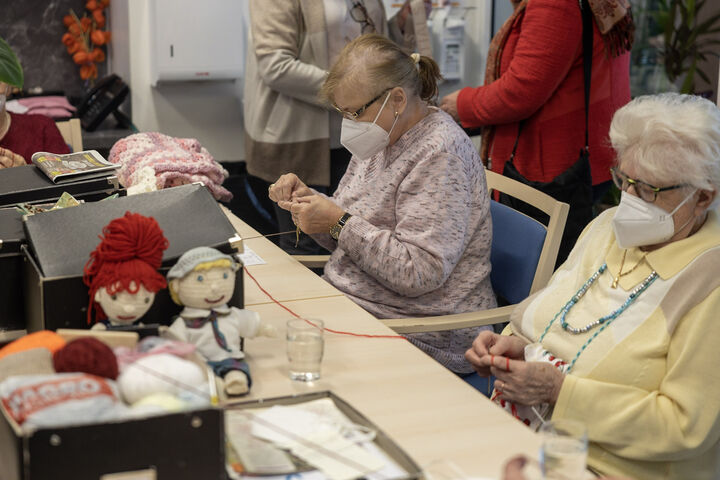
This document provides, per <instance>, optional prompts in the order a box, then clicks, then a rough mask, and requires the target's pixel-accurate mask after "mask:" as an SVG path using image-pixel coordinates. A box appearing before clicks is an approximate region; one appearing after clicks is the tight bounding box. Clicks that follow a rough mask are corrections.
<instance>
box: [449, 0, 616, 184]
mask: <svg viewBox="0 0 720 480" xmlns="http://www.w3.org/2000/svg"><path fill="white" fill-rule="evenodd" d="M593 30H594V38H593V65H592V81H591V84H590V90H591V93H590V121H589V135H590V164H591V167H592V177H593V184H594V185H596V184H598V183H602V182H605V181H607V180H609V179H610V172H609V168H610V167H611V166H612V164H613V163H614V158H615V156H614V151H613V150H612V147H611V146H610V142H609V140H608V130H609V127H610V120H611V119H612V116H613V113H614V112H615V111H616V110H617V109H618V108H620V107H621V106H623V105H624V104H626V103H627V102H628V101H629V100H630V72H629V67H630V65H629V61H630V54H629V53H625V54H623V55H621V56H619V57H616V58H611V57H610V56H609V54H607V53H606V49H605V44H604V43H603V38H602V36H601V35H600V32H599V30H598V29H597V25H595V22H594V21H593ZM583 99H584V93H583V59H582V15H581V12H580V8H579V6H578V1H577V0H530V1H529V2H528V4H527V7H526V8H525V11H524V12H522V13H521V14H519V16H518V18H517V19H516V20H515V22H514V24H513V26H512V29H511V31H510V32H509V34H508V38H507V43H506V44H505V47H504V50H503V52H502V57H501V59H500V76H499V77H498V80H496V81H495V82H493V83H492V84H490V85H487V86H482V87H477V88H470V87H468V88H464V89H462V90H461V91H460V94H459V96H458V100H457V107H458V112H459V114H460V120H461V121H462V124H463V125H464V126H466V127H478V126H485V125H495V126H496V128H495V133H494V136H492V137H491V139H490V149H489V156H490V159H491V161H492V170H493V171H495V172H500V173H502V170H503V166H504V164H505V161H506V160H507V159H508V158H509V157H510V153H511V152H512V148H513V144H514V143H515V138H516V137H517V127H518V122H519V121H520V120H523V119H527V120H526V122H525V124H524V126H523V131H522V134H521V136H520V143H519V144H518V149H517V153H516V155H515V160H514V161H515V165H516V167H517V168H518V170H519V171H520V173H522V174H523V175H525V176H526V177H527V178H528V179H530V180H536V181H546V182H547V181H550V180H552V179H553V178H554V177H556V176H557V175H558V174H560V173H562V172H563V171H564V170H566V169H567V168H568V167H569V166H571V165H572V164H573V163H574V162H575V161H576V160H577V159H578V154H579V151H580V149H581V148H582V147H583V146H584V144H585V118H584V104H583V101H584V100H583Z"/></svg>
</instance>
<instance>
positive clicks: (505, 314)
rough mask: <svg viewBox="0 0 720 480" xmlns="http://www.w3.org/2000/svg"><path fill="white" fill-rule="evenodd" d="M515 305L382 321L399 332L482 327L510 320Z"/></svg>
mask: <svg viewBox="0 0 720 480" xmlns="http://www.w3.org/2000/svg"><path fill="white" fill-rule="evenodd" d="M514 308H515V305H507V306H505V307H499V308H492V309H490V310H480V311H477V312H468V313H457V314H455V315H442V316H438V317H417V318H388V319H382V320H381V321H382V322H383V323H384V324H385V325H387V326H388V327H390V328H392V329H393V330H394V331H395V332H397V333H422V332H437V331H442V330H456V329H458V328H467V327H480V326H484V325H493V324H495V323H504V322H508V321H510V313H512V311H513V309H514Z"/></svg>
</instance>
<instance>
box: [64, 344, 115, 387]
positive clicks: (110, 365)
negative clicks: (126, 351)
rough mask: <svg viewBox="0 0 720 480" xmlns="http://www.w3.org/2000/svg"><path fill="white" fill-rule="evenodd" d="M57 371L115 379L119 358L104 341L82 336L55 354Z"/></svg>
mask: <svg viewBox="0 0 720 480" xmlns="http://www.w3.org/2000/svg"><path fill="white" fill-rule="evenodd" d="M53 365H54V366H55V371H56V372H58V373H61V372H83V373H89V374H91V375H97V376H98V377H104V378H110V379H113V380H115V379H116V378H117V377H118V364H117V358H116V357H115V354H114V353H113V351H112V350H111V349H110V347H108V346H107V345H105V344H104V343H103V342H101V341H100V340H98V339H97V338H93V337H81V338H77V339H75V340H72V341H70V342H68V343H67V345H65V346H64V347H63V348H61V349H60V350H58V351H57V352H55V354H54V355H53Z"/></svg>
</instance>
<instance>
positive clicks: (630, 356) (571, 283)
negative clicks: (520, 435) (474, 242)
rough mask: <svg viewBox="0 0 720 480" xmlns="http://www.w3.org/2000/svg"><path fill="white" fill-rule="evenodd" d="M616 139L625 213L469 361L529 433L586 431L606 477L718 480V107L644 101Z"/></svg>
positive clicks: (616, 172) (630, 109) (620, 117)
mask: <svg viewBox="0 0 720 480" xmlns="http://www.w3.org/2000/svg"><path fill="white" fill-rule="evenodd" d="M610 140H611V142H612V145H613V148H614V149H615V151H616V152H617V165H616V166H615V167H614V168H613V172H612V174H613V179H614V181H615V183H616V184H617V186H618V187H619V188H620V189H621V190H622V196H621V200H620V205H619V206H618V207H617V208H614V209H611V210H608V211H606V212H604V213H603V214H601V215H600V216H599V217H598V218H597V219H596V220H595V221H593V223H591V224H590V225H589V226H588V227H587V228H586V229H585V231H584V232H583V235H582V236H581V238H580V240H579V241H578V243H577V245H576V246H575V248H574V249H573V251H572V253H571V254H570V256H569V258H568V260H567V261H566V262H565V263H564V264H563V265H562V266H561V267H560V268H559V269H558V271H557V272H555V274H554V276H553V277H552V279H551V281H550V283H549V284H548V286H547V287H546V288H545V289H544V290H542V291H540V292H538V293H537V294H536V295H533V296H532V297H530V298H528V299H527V300H525V301H524V302H522V303H521V304H520V305H519V306H518V308H517V309H516V310H515V312H514V313H513V316H512V319H511V323H510V330H511V335H509V336H508V335H503V336H500V335H496V334H494V333H492V332H482V333H481V334H480V335H479V336H478V337H477V338H476V340H475V342H474V343H473V347H472V348H471V349H470V350H468V351H467V353H466V357H467V358H468V360H470V362H471V363H472V364H473V365H474V366H475V368H476V370H477V371H478V372H479V373H480V374H482V375H490V374H492V375H495V376H496V377H497V381H496V383H495V389H496V390H495V392H494V395H493V398H494V399H495V400H496V401H498V402H499V403H501V405H503V406H504V407H505V408H507V409H508V410H510V411H511V412H513V413H515V414H516V416H518V417H520V418H521V419H522V420H523V421H525V423H527V424H529V425H537V424H539V423H540V422H541V421H545V420H548V419H552V420H557V419H572V420H577V421H581V422H583V423H584V424H585V425H586V426H587V430H588V437H589V440H590V448H589V457H588V464H589V466H590V467H591V468H593V469H595V470H596V471H598V472H600V473H602V474H606V475H607V474H612V475H618V474H620V475H627V476H631V477H633V478H647V479H658V478H677V479H687V478H693V479H699V478H703V479H704V478H707V479H710V478H713V479H715V478H719V476H720V462H718V458H720V373H718V365H720V349H719V348H718V347H717V344H716V339H718V338H720V321H718V313H719V312H720V275H718V271H720V219H719V218H718V212H717V211H716V210H715V208H714V207H715V204H716V200H717V192H718V189H719V188H720V109H718V107H716V106H715V105H714V104H712V103H711V102H709V101H708V100H705V99H702V98H700V97H695V96H689V95H678V94H662V95H657V96H646V97H640V98H637V99H635V100H634V101H632V102H630V103H629V104H627V105H626V106H624V107H623V108H621V109H620V110H618V112H617V113H616V114H615V116H614V118H613V121H612V124H611V127H610ZM541 417H542V419H541Z"/></svg>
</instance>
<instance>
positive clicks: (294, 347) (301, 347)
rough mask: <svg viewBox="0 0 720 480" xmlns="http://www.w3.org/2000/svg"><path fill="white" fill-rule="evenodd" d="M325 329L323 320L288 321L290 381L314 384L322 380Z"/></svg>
mask: <svg viewBox="0 0 720 480" xmlns="http://www.w3.org/2000/svg"><path fill="white" fill-rule="evenodd" d="M324 328H325V324H324V323H323V321H322V320H316V319H312V320H305V319H302V318H300V319H292V320H288V321H287V356H288V362H289V364H290V379H292V380H298V381H301V382H312V381H313V380H317V379H319V378H320V362H321V361H322V357H323V329H324Z"/></svg>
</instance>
